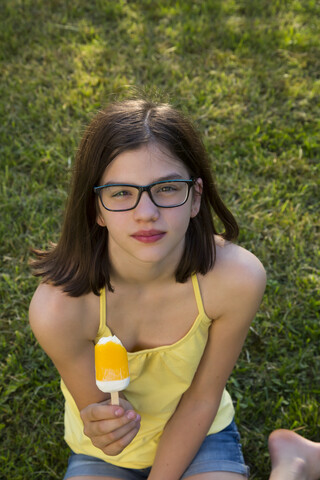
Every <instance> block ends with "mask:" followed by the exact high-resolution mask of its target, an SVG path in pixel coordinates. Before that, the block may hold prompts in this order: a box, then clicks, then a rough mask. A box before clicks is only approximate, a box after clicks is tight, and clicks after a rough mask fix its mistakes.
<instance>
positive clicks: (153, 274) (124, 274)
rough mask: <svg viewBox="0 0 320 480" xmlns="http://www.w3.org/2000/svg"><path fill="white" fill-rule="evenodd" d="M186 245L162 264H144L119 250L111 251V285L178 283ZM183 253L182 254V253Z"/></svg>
mask: <svg viewBox="0 0 320 480" xmlns="http://www.w3.org/2000/svg"><path fill="white" fill-rule="evenodd" d="M183 248H184V245H181V246H180V248H179V252H178V253H179V254H177V252H175V253H174V255H169V256H168V257H166V258H165V259H164V260H162V261H161V262H147V261H146V262H144V261H141V260H139V259H136V258H133V257H131V256H129V255H123V252H121V254H120V252H117V251H116V250H117V249H110V250H109V258H110V266H111V283H112V284H115V285H117V284H118V285H120V284H122V285H124V284H126V285H129V284H133V285H136V286H144V285H147V284H148V285H150V286H151V285H159V284H161V283H166V284H168V282H173V283H175V282H176V278H175V272H176V269H177V267H178V265H179V262H180V258H181V255H182V252H183ZM180 252H181V253H180Z"/></svg>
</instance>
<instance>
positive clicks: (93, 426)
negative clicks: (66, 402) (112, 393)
mask: <svg viewBox="0 0 320 480" xmlns="http://www.w3.org/2000/svg"><path fill="white" fill-rule="evenodd" d="M80 415H81V418H82V421H83V425H84V433H85V435H87V437H89V438H90V440H91V441H92V443H93V445H94V446H95V447H97V448H100V450H102V451H103V452H104V453H105V454H106V455H112V456H113V455H118V454H119V453H121V452H122V450H123V449H124V448H125V447H126V446H127V445H129V443H130V442H131V441H132V440H133V439H134V437H135V436H136V435H137V433H138V431H139V429H140V420H141V417H140V415H139V414H137V413H136V412H135V411H134V410H133V408H132V405H131V404H130V403H129V402H128V401H127V400H125V399H123V398H120V405H110V400H108V401H106V402H101V403H94V404H92V405H88V406H87V407H85V408H84V409H83V410H81V412H80Z"/></svg>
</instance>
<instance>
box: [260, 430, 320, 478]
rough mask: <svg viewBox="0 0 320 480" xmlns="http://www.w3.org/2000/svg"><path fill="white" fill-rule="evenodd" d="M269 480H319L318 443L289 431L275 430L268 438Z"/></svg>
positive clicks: (319, 459)
mask: <svg viewBox="0 0 320 480" xmlns="http://www.w3.org/2000/svg"><path fill="white" fill-rule="evenodd" d="M269 452H270V457H271V463H272V472H271V476H270V480H319V479H320V443H316V442H311V441H310V440H307V439H305V438H303V437H301V436H300V435H298V434H297V433H294V432H291V431H290V430H275V431H274V432H272V433H271V435H270V437H269Z"/></svg>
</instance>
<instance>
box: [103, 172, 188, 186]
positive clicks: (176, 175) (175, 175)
mask: <svg viewBox="0 0 320 480" xmlns="http://www.w3.org/2000/svg"><path fill="white" fill-rule="evenodd" d="M166 180H189V178H186V179H185V178H184V176H182V175H181V174H180V173H171V174H170V175H165V176H163V177H158V178H157V179H155V180H153V181H152V182H150V183H149V184H148V185H151V184H152V183H156V182H165V181H166ZM111 184H114V185H137V186H138V184H135V183H130V182H115V181H113V180H109V181H108V182H107V183H105V184H104V185H111Z"/></svg>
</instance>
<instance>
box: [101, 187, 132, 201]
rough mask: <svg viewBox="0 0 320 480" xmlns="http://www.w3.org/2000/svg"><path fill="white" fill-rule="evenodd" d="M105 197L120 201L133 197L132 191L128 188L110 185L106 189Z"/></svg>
mask: <svg viewBox="0 0 320 480" xmlns="http://www.w3.org/2000/svg"><path fill="white" fill-rule="evenodd" d="M105 195H106V196H107V197H108V198H114V199H116V200H117V199H119V200H122V199H124V198H128V197H131V196H132V195H134V190H133V189H132V188H130V187H125V186H124V185H112V186H108V187H106V189H105Z"/></svg>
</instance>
